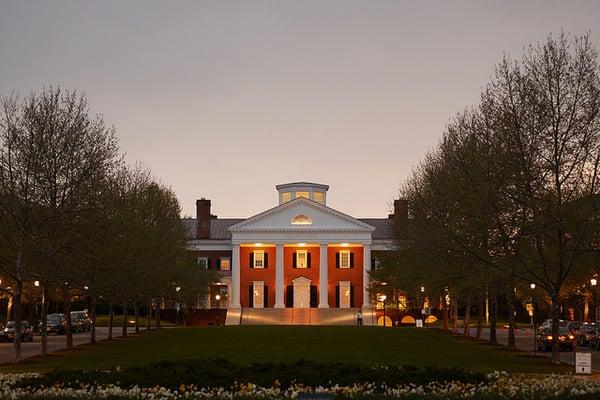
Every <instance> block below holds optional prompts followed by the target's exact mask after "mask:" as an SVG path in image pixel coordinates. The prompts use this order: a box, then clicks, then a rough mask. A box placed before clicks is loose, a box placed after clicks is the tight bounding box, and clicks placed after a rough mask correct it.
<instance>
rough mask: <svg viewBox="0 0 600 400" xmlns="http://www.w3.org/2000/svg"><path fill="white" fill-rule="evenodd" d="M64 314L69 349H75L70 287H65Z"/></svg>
mask: <svg viewBox="0 0 600 400" xmlns="http://www.w3.org/2000/svg"><path fill="white" fill-rule="evenodd" d="M63 314H64V315H65V318H66V322H67V327H66V328H67V349H69V350H73V325H72V324H71V300H70V299H69V292H68V289H63Z"/></svg>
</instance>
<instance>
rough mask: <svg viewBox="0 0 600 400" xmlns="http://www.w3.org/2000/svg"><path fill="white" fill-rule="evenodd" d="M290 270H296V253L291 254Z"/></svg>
mask: <svg viewBox="0 0 600 400" xmlns="http://www.w3.org/2000/svg"><path fill="white" fill-rule="evenodd" d="M292 268H296V252H293V253H292Z"/></svg>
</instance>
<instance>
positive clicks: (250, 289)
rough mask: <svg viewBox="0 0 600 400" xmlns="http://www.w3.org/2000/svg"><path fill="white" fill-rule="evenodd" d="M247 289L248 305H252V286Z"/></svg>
mask: <svg viewBox="0 0 600 400" xmlns="http://www.w3.org/2000/svg"><path fill="white" fill-rule="evenodd" d="M248 289H249V290H248V296H249V297H248V304H249V306H248V307H254V288H253V287H252V285H250V286H249V287H248Z"/></svg>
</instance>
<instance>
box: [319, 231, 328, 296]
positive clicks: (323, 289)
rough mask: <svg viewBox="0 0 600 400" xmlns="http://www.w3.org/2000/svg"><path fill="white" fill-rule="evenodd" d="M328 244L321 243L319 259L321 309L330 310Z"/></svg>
mask: <svg viewBox="0 0 600 400" xmlns="http://www.w3.org/2000/svg"><path fill="white" fill-rule="evenodd" d="M327 268H328V267H327V243H321V254H320V257H319V308H329V302H328V301H327V296H328V294H327V284H328V281H327V279H328V278H327Z"/></svg>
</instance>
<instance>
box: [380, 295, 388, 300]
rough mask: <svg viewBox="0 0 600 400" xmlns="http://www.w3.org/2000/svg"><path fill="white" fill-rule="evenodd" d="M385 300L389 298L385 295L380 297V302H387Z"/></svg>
mask: <svg viewBox="0 0 600 400" xmlns="http://www.w3.org/2000/svg"><path fill="white" fill-rule="evenodd" d="M385 299H387V296H386V295H385V294H382V295H381V296H379V300H380V301H385Z"/></svg>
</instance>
